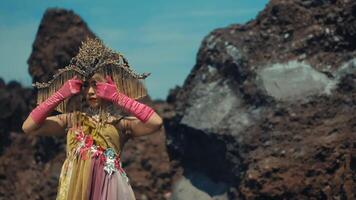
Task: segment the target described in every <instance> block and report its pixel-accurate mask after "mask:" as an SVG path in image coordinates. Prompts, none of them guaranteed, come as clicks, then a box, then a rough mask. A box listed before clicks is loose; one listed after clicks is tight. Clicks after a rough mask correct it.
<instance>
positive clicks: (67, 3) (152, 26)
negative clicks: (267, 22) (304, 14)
mask: <svg viewBox="0 0 356 200" xmlns="http://www.w3.org/2000/svg"><path fill="white" fill-rule="evenodd" d="M266 3H267V0H226V1H217V0H191V1H187V0H180V1H169V0H165V1H163V0H162V1H160V0H151V1H121V0H108V1H105V0H101V1H90V0H57V1H55V0H32V1H28V0H23V1H17V0H11V1H10V0H9V1H2V2H1V6H0V44H1V45H0V77H1V78H3V79H4V80H5V81H6V82H8V81H10V80H17V81H19V82H20V83H22V84H23V85H25V86H29V87H30V85H31V78H30V76H29V74H28V66H27V63H26V62H27V59H28V57H29V56H30V53H31V49H32V43H33V41H34V38H35V35H36V32H37V28H38V25H39V23H40V21H41V18H42V15H43V13H44V11H45V10H46V9H47V8H50V7H58V8H65V9H71V10H73V11H74V12H75V13H77V14H79V15H80V16H81V17H82V18H83V19H84V21H86V23H87V24H88V26H89V28H90V29H91V30H92V31H93V32H94V33H95V34H97V35H98V36H99V37H100V38H101V39H102V40H103V41H104V42H105V43H106V44H107V45H108V46H109V47H111V48H113V49H115V50H116V51H119V52H121V53H122V54H124V55H125V56H126V58H127V59H128V61H129V63H130V64H131V66H132V67H133V69H134V70H135V71H137V72H139V73H143V72H151V73H152V74H151V75H150V76H149V77H148V78H147V79H146V84H147V88H148V91H149V94H150V95H151V97H152V98H154V99H165V98H166V96H167V94H168V91H169V89H171V88H173V87H175V85H182V84H183V82H184V80H185V78H186V77H187V75H188V74H189V72H190V70H191V69H192V67H193V65H194V64H195V60H196V54H197V51H198V49H199V46H200V43H201V41H202V39H203V37H204V36H206V35H207V34H209V33H210V32H211V31H212V30H214V29H216V28H220V27H225V26H228V25H230V24H235V23H245V22H246V21H248V20H250V19H253V18H255V16H256V14H257V13H258V12H259V11H261V10H262V9H263V8H264V6H265V5H266Z"/></svg>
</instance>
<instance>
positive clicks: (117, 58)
mask: <svg viewBox="0 0 356 200" xmlns="http://www.w3.org/2000/svg"><path fill="white" fill-rule="evenodd" d="M94 73H100V74H102V75H104V76H106V75H110V76H111V77H112V78H113V81H114V82H115V84H116V86H117V88H118V89H119V91H120V92H122V93H124V94H126V95H127V96H129V97H131V98H134V99H138V98H141V97H144V96H146V95H147V90H146V88H145V84H144V79H145V78H146V77H147V76H149V75H150V73H143V74H137V73H136V72H134V71H133V70H132V69H131V68H130V66H129V63H128V61H127V60H126V59H125V57H124V56H123V55H122V54H121V53H119V52H115V51H113V50H112V49H109V48H108V47H106V46H105V45H104V44H103V42H102V41H101V40H99V39H97V38H87V39H86V40H85V41H84V42H82V45H81V47H80V49H79V52H78V54H77V55H76V56H75V57H73V58H72V59H71V61H70V64H69V65H68V66H66V67H65V68H62V69H59V70H58V71H57V72H56V73H55V74H54V75H53V78H52V80H50V81H48V82H46V83H38V82H36V83H34V84H32V85H33V86H34V87H36V88H37V89H38V93H37V104H39V103H41V102H43V101H45V100H46V99H47V98H48V97H49V96H51V95H52V94H53V93H54V92H55V91H57V90H58V89H59V88H60V87H61V86H62V85H63V84H64V83H65V82H66V81H67V80H69V79H71V78H73V77H74V76H75V75H77V77H78V78H81V79H82V80H83V81H85V80H88V79H89V78H90V77H91V76H92V75H93V74H94ZM69 104H70V99H67V100H65V101H63V102H62V103H61V104H59V105H58V106H57V107H56V110H57V111H59V112H61V113H65V112H68V111H70V110H72V109H73V108H72V109H70V110H69V109H68V106H69ZM70 107H72V106H70Z"/></svg>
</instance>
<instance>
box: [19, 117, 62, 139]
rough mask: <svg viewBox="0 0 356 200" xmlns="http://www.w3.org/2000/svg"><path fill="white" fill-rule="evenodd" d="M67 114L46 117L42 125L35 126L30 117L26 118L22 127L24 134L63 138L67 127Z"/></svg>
mask: <svg viewBox="0 0 356 200" xmlns="http://www.w3.org/2000/svg"><path fill="white" fill-rule="evenodd" d="M66 116H67V114H60V115H56V116H50V117H47V118H46V119H45V120H44V122H43V123H42V125H37V124H36V123H35V122H34V121H33V119H32V118H31V116H28V117H27V119H26V120H25V122H24V123H23V125H22V130H23V132H24V133H26V134H29V135H36V136H63V135H65V128H66V126H67V119H66Z"/></svg>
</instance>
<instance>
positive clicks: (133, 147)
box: [0, 9, 181, 200]
mask: <svg viewBox="0 0 356 200" xmlns="http://www.w3.org/2000/svg"><path fill="white" fill-rule="evenodd" d="M92 35H93V33H92V32H91V31H90V30H89V28H88V27H87V25H86V24H85V23H84V22H83V20H81V18H80V17H79V16H78V15H76V14H74V13H73V12H72V11H68V10H62V9H49V10H47V11H46V13H45V14H44V16H43V19H42V21H41V24H40V27H39V30H38V33H37V36H36V39H35V42H34V44H33V52H32V54H31V56H30V58H29V61H28V63H29V71H30V73H31V75H32V77H33V82H35V81H48V79H49V77H51V76H52V75H53V73H54V72H55V70H56V69H58V68H60V67H64V66H65V65H66V64H68V63H69V61H70V59H71V57H72V56H74V55H75V54H76V52H77V51H78V49H79V46H80V42H81V41H82V40H84V39H85V38H86V36H92ZM146 101H147V102H145V103H146V104H149V105H151V106H152V107H153V108H154V109H155V110H156V111H157V112H158V113H159V114H160V115H161V116H165V115H166V114H165V113H163V112H165V110H167V108H166V107H167V105H166V104H165V102H153V101H151V100H150V98H149V97H148V98H147V99H146ZM34 106H35V91H34V90H33V89H32V88H23V87H22V86H21V85H19V84H18V83H16V82H10V83H8V84H7V85H5V84H4V81H2V79H0V108H1V111H2V113H1V116H0V118H1V120H0V137H1V140H0V148H1V149H0V150H1V151H0V199H9V200H12V199H14V200H15V199H16V200H20V199H37V200H40V199H55V196H56V192H57V184H58V178H59V173H60V170H61V167H62V163H63V161H64V159H65V138H63V137H39V136H35V137H31V136H29V135H26V134H24V133H22V132H21V126H22V123H23V121H24V120H25V119H26V118H27V116H28V114H29V112H30V111H31V110H32V109H33V108H34ZM53 114H57V113H53ZM168 114H169V113H168ZM176 165H177V164H176V162H169V157H168V154H167V151H166V145H165V133H164V132H160V133H154V134H153V135H150V136H145V137H142V138H135V139H134V140H130V141H129V142H128V143H127V144H126V145H125V147H124V152H123V167H124V168H125V170H126V171H127V174H128V176H129V178H130V179H131V183H132V186H133V190H134V192H135V195H136V197H137V199H138V200H147V199H168V198H169V197H170V195H171V192H170V191H171V187H170V186H171V185H172V182H173V181H174V180H175V179H176V178H175V177H178V176H179V175H180V174H181V171H180V168H179V167H176Z"/></svg>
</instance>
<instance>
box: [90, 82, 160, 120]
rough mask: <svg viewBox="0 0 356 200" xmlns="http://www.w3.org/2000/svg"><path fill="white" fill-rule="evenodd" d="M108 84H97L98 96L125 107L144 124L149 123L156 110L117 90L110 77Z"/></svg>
mask: <svg viewBox="0 0 356 200" xmlns="http://www.w3.org/2000/svg"><path fill="white" fill-rule="evenodd" d="M106 80H107V82H106V83H104V82H97V83H96V95H97V96H98V97H100V98H102V99H105V100H107V101H111V102H113V103H115V104H116V105H119V106H121V107H123V108H124V109H125V110H126V111H128V112H130V113H131V114H133V115H135V117H137V118H138V119H139V120H141V121H142V122H144V123H145V122H147V121H148V119H149V118H150V117H151V116H152V115H153V113H154V110H153V109H152V108H151V107H149V106H147V105H145V104H143V103H140V102H138V101H136V100H135V99H131V98H130V97H128V96H126V95H125V94H123V93H120V92H119V91H118V90H117V87H116V85H115V83H114V82H113V80H112V79H111V77H110V76H107V77H106Z"/></svg>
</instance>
